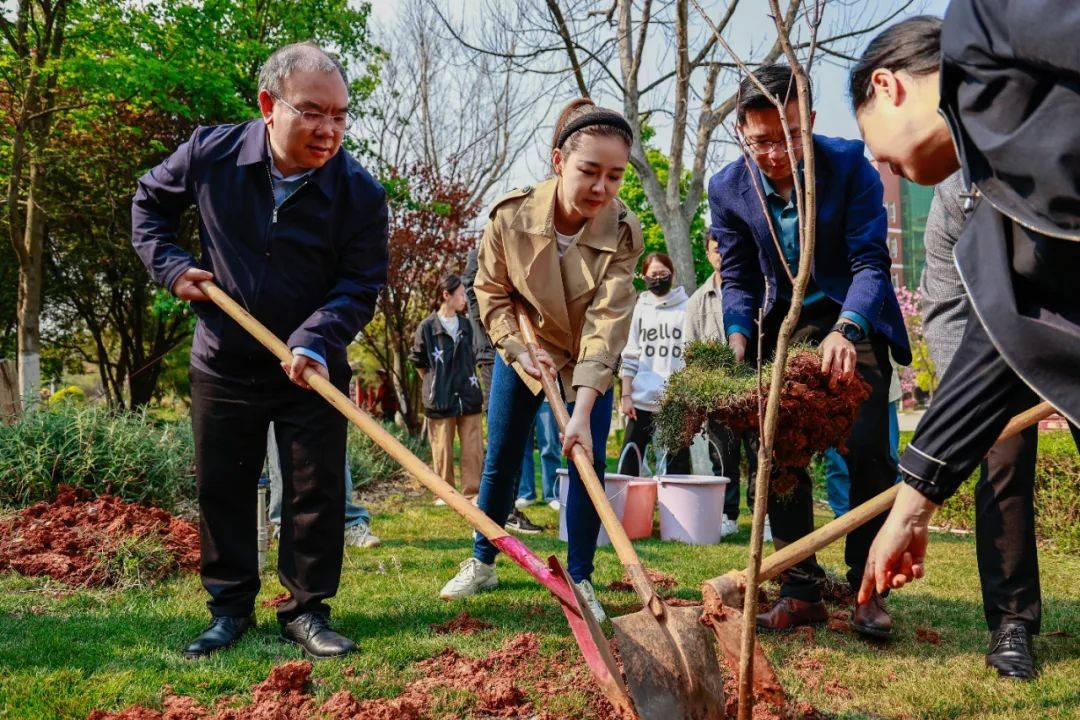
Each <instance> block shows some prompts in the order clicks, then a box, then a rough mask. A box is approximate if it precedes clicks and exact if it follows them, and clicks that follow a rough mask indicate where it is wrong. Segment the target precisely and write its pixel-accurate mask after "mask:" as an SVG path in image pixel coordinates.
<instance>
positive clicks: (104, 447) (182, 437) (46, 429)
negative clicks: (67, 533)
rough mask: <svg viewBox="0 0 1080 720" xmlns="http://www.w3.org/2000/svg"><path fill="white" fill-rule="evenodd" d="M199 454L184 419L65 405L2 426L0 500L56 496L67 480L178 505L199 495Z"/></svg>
mask: <svg viewBox="0 0 1080 720" xmlns="http://www.w3.org/2000/svg"><path fill="white" fill-rule="evenodd" d="M193 457H194V454H193V444H192V439H191V425H190V423H188V422H186V421H185V422H176V423H156V422H154V421H153V420H151V419H150V418H149V417H148V416H147V415H146V413H145V412H117V411H113V410H110V409H108V408H106V407H104V406H101V405H81V404H78V403H61V404H60V405H57V406H56V407H54V408H50V409H48V410H41V411H38V412H33V413H30V414H28V415H26V416H24V417H23V418H22V419H20V420H19V421H18V422H16V423H14V424H12V425H3V424H0V503H3V504H6V505H15V506H19V505H25V504H28V503H31V502H36V501H38V500H45V499H51V498H52V497H53V496H54V494H55V491H56V487H57V485H59V484H61V483H63V484H66V485H73V486H76V487H81V488H86V489H87V490H90V491H91V492H93V493H95V494H99V495H100V494H106V493H107V494H110V495H117V496H119V497H121V498H123V499H124V500H128V501H131V502H138V503H142V504H146V505H156V506H158V507H162V508H165V509H167V510H176V509H179V508H180V507H181V506H182V505H183V504H184V501H187V502H188V503H190V500H191V499H192V498H194V497H195V474H194V468H193V467H192V459H193Z"/></svg>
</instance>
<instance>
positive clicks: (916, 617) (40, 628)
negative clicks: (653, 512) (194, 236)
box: [0, 492, 1080, 720]
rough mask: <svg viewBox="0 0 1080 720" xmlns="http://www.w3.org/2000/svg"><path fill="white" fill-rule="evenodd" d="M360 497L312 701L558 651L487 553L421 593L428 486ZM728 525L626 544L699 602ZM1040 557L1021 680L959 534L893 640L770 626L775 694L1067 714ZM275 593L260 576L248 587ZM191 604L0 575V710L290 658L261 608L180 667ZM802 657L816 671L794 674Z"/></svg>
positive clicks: (1071, 625) (1076, 605) (148, 593)
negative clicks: (536, 648)
mask: <svg viewBox="0 0 1080 720" xmlns="http://www.w3.org/2000/svg"><path fill="white" fill-rule="evenodd" d="M372 509H373V510H374V511H375V512H376V517H375V523H374V528H375V531H376V532H377V534H379V535H380V536H381V537H382V538H383V545H382V546H381V547H379V548H376V549H372V550H359V549H350V550H349V551H348V553H347V556H346V559H345V568H344V572H343V575H342V580H341V590H340V592H339V593H338V596H337V598H336V599H335V600H334V601H333V606H334V622H335V624H336V626H337V627H338V628H339V629H340V630H342V631H343V632H345V633H347V634H348V635H349V636H351V637H352V638H354V639H356V640H357V641H358V642H359V643H360V645H361V648H362V652H361V654H359V655H356V656H353V657H350V658H348V659H346V660H339V661H327V662H323V663H319V664H317V665H316V666H315V670H314V673H313V679H314V680H315V681H316V685H315V687H316V693H317V695H318V696H319V698H320V699H325V698H326V697H328V696H329V695H330V694H331V693H333V692H334V691H337V690H341V689H348V690H350V691H351V692H352V693H353V694H354V695H355V696H356V697H357V698H361V699H362V698H373V697H392V696H394V695H396V694H397V693H399V692H400V691H401V689H402V687H403V686H404V684H405V683H407V682H408V681H409V680H410V679H412V678H413V677H415V674H416V671H415V670H414V668H413V665H414V663H415V662H416V661H418V660H421V659H424V658H427V657H430V656H432V655H435V654H436V653H438V652H439V651H440V650H442V649H443V648H445V647H447V646H448V645H452V646H453V647H455V648H456V649H458V650H459V651H461V652H463V653H465V654H470V655H477V656H479V655H483V654H486V653H488V652H491V651H492V650H495V649H497V648H499V647H501V646H502V645H503V643H505V642H506V640H507V639H508V638H510V637H512V636H513V635H515V634H517V633H520V632H524V631H532V632H536V633H537V634H538V635H539V636H540V638H541V650H542V652H543V653H554V652H556V651H558V650H560V649H568V648H569V649H572V648H573V647H574V645H573V640H572V638H571V636H570V634H569V632H568V630H567V627H566V624H565V621H564V620H563V617H562V614H561V613H560V612H559V610H558V608H557V606H556V604H555V603H554V602H553V600H552V598H551V597H550V596H549V595H548V594H547V592H546V591H545V590H543V589H541V588H540V587H539V586H538V585H537V584H536V583H535V582H533V581H532V580H531V578H530V577H529V576H527V575H526V574H525V573H524V572H523V571H521V570H519V569H518V568H517V567H516V566H515V565H513V564H512V563H509V562H503V561H500V564H499V568H500V569H499V573H500V580H501V582H502V585H501V586H500V587H499V588H498V589H497V590H496V591H493V592H488V593H484V594H481V595H479V596H477V597H475V598H472V599H470V600H469V601H466V602H460V603H455V604H447V603H444V602H442V601H440V600H439V599H438V598H437V596H436V594H437V592H438V590H439V588H440V586H441V585H442V583H443V582H445V581H446V580H447V579H448V578H449V577H451V576H452V575H453V574H454V572H455V571H456V569H457V563H458V562H459V561H461V560H462V559H464V558H466V557H468V556H469V554H470V544H471V543H470V532H469V530H468V529H467V528H466V526H465V524H464V522H463V521H461V520H460V519H459V518H458V517H457V516H456V515H454V514H453V513H452V512H451V511H449V510H448V509H446V508H436V507H433V506H432V505H431V503H430V496H428V495H426V494H423V495H417V494H416V493H412V492H409V493H406V494H404V495H397V496H390V497H386V496H385V493H383V498H382V499H380V500H379V501H378V502H377V503H375V504H374V506H373V508H372ZM530 516H531V517H532V518H533V519H535V520H536V521H539V522H541V523H543V524H545V525H546V526H547V527H548V528H551V529H550V530H549V531H547V532H545V533H544V534H543V535H541V536H537V537H530V538H527V539H526V540H527V542H528V544H529V545H530V546H531V547H532V548H533V549H534V550H535V551H536V552H537V554H539V555H541V556H546V555H547V554H550V553H556V554H559V555H560V556H563V557H564V550H565V548H564V547H563V545H562V544H561V543H560V542H559V541H558V540H557V539H556V537H555V527H556V525H557V517H556V514H555V513H554V512H552V511H550V510H548V509H546V508H542V509H535V510H532V511H530ZM825 519H826V518H825V517H824V516H822V517H820V518H819V521H820V522H824V521H825ZM740 521H741V522H742V524H743V529H742V532H741V533H740V534H739V535H738V536H737V537H736V538H735V539H734V541H733V542H729V541H725V543H724V544H722V545H719V546H711V547H687V546H682V545H676V544H670V543H662V542H660V541H658V540H650V541H645V542H640V543H638V549H639V552H640V553H641V556H642V559H643V561H644V562H645V563H646V565H648V566H650V567H654V568H657V569H659V570H663V571H665V572H668V573H671V574H673V575H675V577H676V578H677V579H678V580H679V586H678V587H677V588H676V589H675V590H673V591H672V592H671V594H673V595H677V596H679V597H684V598H698V597H699V587H700V584H701V582H702V581H703V580H705V579H707V578H709V577H713V576H716V575H719V574H721V573H723V572H726V571H727V570H730V569H732V568H735V567H741V566H743V565H744V564H745V553H746V544H747V535H748V530H747V524H748V522H749V520H748V516H747V515H746V514H744V515H743V516H742V517H741V518H740ZM822 558H823V560H824V562H825V563H826V564H827V565H828V566H830V567H831V568H833V569H835V570H839V569H841V567H842V560H843V556H842V547H841V546H836V547H833V548H830V549H828V550H827V551H826V552H824V553H822ZM274 559H275V558H274V557H273V556H272V557H271V562H273V561H274ZM1041 560H1042V588H1043V598H1044V619H1043V632H1044V633H1046V634H1049V633H1051V632H1052V631H1065V633H1067V634H1060V633H1059V634H1056V635H1051V636H1046V637H1041V638H1039V639H1038V640H1037V642H1036V649H1037V652H1038V656H1039V662H1040V665H1041V668H1042V676H1041V677H1040V678H1039V679H1038V680H1037V681H1035V682H1031V683H1026V684H1021V683H1010V682H1004V681H1001V680H998V679H997V678H996V677H994V676H993V675H991V674H990V673H989V672H988V671H986V670H985V669H984V668H983V652H984V651H985V642H986V633H985V626H984V622H983V617H982V609H981V602H980V595H979V585H978V578H977V575H976V569H975V553H974V543H973V540H972V538H971V537H956V536H951V535H936V536H934V538H933V543H932V546H931V554H930V558H929V574H928V576H927V578H926V579H925V580H924V581H922V582H920V583H918V584H917V585H916V586H914V587H911V588H908V589H905V590H903V591H901V592H899V593H896V594H894V595H893V596H892V598H891V600H890V607H891V609H892V611H893V615H894V618H895V620H896V624H897V635H898V637H897V639H896V641H895V642H893V643H892V644H891V645H889V646H881V645H874V644H868V643H866V642H864V641H862V640H860V639H859V638H857V637H856V636H854V635H851V634H848V633H836V632H830V631H827V630H825V629H824V628H821V629H818V630H817V631H816V633H815V634H814V637H813V639H812V640H807V639H806V638H804V637H802V636H785V637H775V636H772V637H766V638H764V639H763V643H764V644H765V647H766V649H767V651H768V653H769V655H770V658H771V659H772V661H773V663H774V665H775V666H776V668H777V670H778V671H779V674H780V678H781V680H782V681H783V683H784V684H785V686H786V687H787V689H788V691H789V692H790V693H791V694H792V695H793V696H795V697H796V698H798V699H800V700H806V701H809V702H811V703H812V704H813V705H814V706H816V707H817V708H819V709H820V710H823V711H826V712H828V713H830V714H833V715H834V716H835V717H838V718H870V717H873V718H880V717H888V718H894V717H896V718H978V719H979V720H1014V719H1015V718H1077V717H1080V638H1078V637H1077V636H1078V635H1080V583H1078V582H1077V578H1078V577H1080V558H1077V557H1067V556H1063V555H1060V554H1051V553H1048V552H1044V553H1043V555H1042V558H1041ZM621 575H622V570H621V568H620V566H619V564H618V561H617V559H616V558H615V555H614V553H613V552H612V551H611V550H610V549H602V550H601V551H600V552H599V553H598V556H597V571H596V575H595V577H594V580H595V583H596V585H597V586H598V587H599V588H604V586H606V585H607V583H609V582H611V581H613V580H617V579H618V578H619V577H621ZM281 591H282V588H281V587H280V585H279V583H278V582H277V579H276V576H275V575H274V574H273V573H269V574H267V575H266V576H265V577H264V587H263V590H262V593H261V594H260V598H259V599H260V601H262V600H266V599H269V598H271V597H273V596H274V595H276V594H277V593H279V592H281ZM600 598H601V601H602V602H603V603H604V604H605V606H606V607H607V609H608V611H609V613H610V614H620V613H623V612H627V611H631V610H635V609H638V606H637V605H636V604H635V602H634V596H633V595H631V594H629V593H622V592H612V591H608V590H606V589H602V590H601V592H600ZM204 601H205V595H204V593H203V590H202V588H201V586H200V584H199V581H198V578H197V577H195V576H185V577H182V578H176V579H173V580H171V581H169V582H168V583H166V584H163V585H160V586H158V587H156V588H154V589H152V590H141V591H126V592H104V591H95V592H83V591H80V592H70V591H64V590H63V589H62V588H58V587H56V586H49V585H47V584H43V583H42V582H41V581H40V580H37V579H26V578H20V577H18V576H14V575H0V617H3V619H4V631H3V632H2V633H0V718H33V719H35V720H38V719H45V718H83V717H85V716H86V715H87V714H88V713H89V712H90V711H91V710H93V709H96V708H102V709H107V710H119V709H121V708H123V707H125V706H128V705H131V704H135V703H139V704H144V705H147V706H149V707H158V708H160V707H161V704H160V699H161V696H162V693H163V688H165V687H166V686H168V687H169V688H171V690H172V692H175V693H177V694H184V695H191V696H193V697H195V698H197V699H198V700H199V701H200V702H202V703H204V704H206V705H209V706H212V705H213V704H214V702H215V701H217V700H218V699H220V698H222V697H223V696H235V698H236V701H237V702H243V701H244V700H245V698H247V697H248V688H249V687H250V686H251V685H253V684H255V683H257V682H260V681H261V680H262V679H264V678H265V677H266V674H267V672H268V671H269V669H270V668H271V667H272V666H274V665H275V664H279V663H281V662H284V661H286V660H291V659H297V658H299V657H300V652H299V650H298V649H296V648H294V647H291V646H286V645H282V644H281V643H279V642H278V641H277V639H276V629H277V628H276V622H275V618H274V611H273V610H272V609H269V608H263V607H261V606H260V607H259V608H258V610H257V613H258V619H259V622H260V627H259V628H258V629H257V630H256V631H255V632H252V633H250V634H249V635H248V636H247V637H245V639H244V640H243V641H242V642H241V643H240V644H239V645H238V646H237V647H235V648H233V649H232V650H230V651H228V652H226V653H223V654H221V655H219V656H216V657H214V658H211V659H209V660H206V661H200V662H187V661H184V660H183V659H182V658H181V657H180V653H179V651H180V649H181V648H182V647H183V645H184V644H185V643H186V642H187V641H188V640H190V639H191V638H192V637H193V636H194V635H195V634H196V633H198V632H199V631H200V630H201V629H202V627H203V626H204V624H205V622H206V620H207V614H206V610H205V606H204V604H203V603H204ZM537 607H540V608H543V611H542V612H537V611H536V608H537ZM462 609H467V610H468V611H469V613H470V614H472V615H473V616H474V617H476V618H478V619H480V620H484V621H487V622H490V623H492V624H494V625H495V627H496V629H495V630H494V631H491V632H483V633H479V634H476V635H472V636H467V637H466V636H458V635H455V636H443V635H436V634H435V633H433V632H432V631H431V629H430V625H431V624H432V623H438V622H443V621H445V620H448V619H450V618H451V617H453V616H454V615H456V614H457V613H458V612H460V611H461V610H462ZM917 628H926V629H932V630H934V631H936V632H937V633H939V634H940V637H941V642H940V645H931V644H928V643H925V642H920V641H918V640H916V637H915V634H916V629H917ZM606 629H607V630H608V631H610V626H607V628H606ZM815 666H820V667H822V668H824V673H823V674H820V675H815V674H813V673H807V672H806V670H807V668H809V667H815ZM525 690H526V691H528V689H527V688H525ZM583 698H584V695H583V694H582V693H580V692H579V691H577V690H575V689H573V688H568V690H567V693H566V695H565V696H564V697H563V698H561V699H560V707H541V708H537V709H538V710H551V711H554V712H557V713H559V714H561V715H564V716H566V717H584V718H587V717H590V711H589V708H587V707H585V706H584V705H585V702H584V699H583ZM459 701H460V699H459ZM446 702H447V703H448V704H447V706H446V707H441V708H432V712H433V713H434V714H433V716H442V717H456V716H458V714H457V713H456V712H455V710H454V705H453V702H454V699H453V698H448V699H446Z"/></svg>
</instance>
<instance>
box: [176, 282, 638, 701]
mask: <svg viewBox="0 0 1080 720" xmlns="http://www.w3.org/2000/svg"><path fill="white" fill-rule="evenodd" d="M198 286H199V289H200V290H202V291H203V292H204V293H206V295H207V296H208V297H209V298H210V299H211V300H213V301H214V303H215V304H216V305H217V306H218V307H220V308H221V309H222V310H223V311H225V313H226V314H227V315H228V316H229V317H231V318H232V319H233V320H235V321H236V322H237V323H239V324H240V325H241V327H243V328H244V329H245V330H247V331H248V332H249V333H251V335H252V336H253V337H254V338H255V339H256V340H258V341H259V342H260V343H262V345H264V346H265V347H266V349H267V350H269V351H270V352H271V353H273V354H274V355H275V356H276V357H277V358H278V359H279V360H281V361H282V362H286V363H288V362H292V351H290V350H289V348H288V346H286V345H285V343H283V342H282V341H281V340H280V339H279V338H278V337H277V336H275V335H274V334H273V333H272V332H270V331H269V330H268V329H267V328H266V327H265V326H264V325H263V324H262V323H260V322H259V321H258V320H256V319H255V318H254V317H252V316H251V314H250V313H248V312H247V310H245V309H244V308H242V307H240V305H238V304H237V303H236V302H235V301H234V300H233V299H232V298H230V297H229V296H228V295H227V294H226V293H225V291H223V290H222V289H221V288H219V287H218V286H217V285H215V284H214V283H213V282H210V281H209V280H204V281H202V282H199V283H198ZM304 380H305V381H306V382H307V383H308V384H309V385H310V386H311V388H312V389H313V390H315V392H317V393H319V394H320V395H322V396H323V398H325V399H326V400H327V402H329V403H330V404H331V405H333V406H334V407H335V408H337V409H338V411H340V412H341V414H342V415H344V416H345V417H346V418H348V419H349V421H350V422H352V423H353V424H354V425H356V426H357V427H358V428H360V430H362V431H363V432H364V434H366V435H367V436H368V437H370V438H371V439H372V440H374V441H375V443H376V444H377V445H379V447H381V448H382V449H383V450H385V451H386V453H387V454H388V455H390V457H392V458H393V459H394V460H396V461H397V463H398V464H399V465H401V466H402V467H403V468H405V470H407V471H408V472H409V473H410V474H411V475H412V476H413V477H415V478H416V479H417V480H419V481H420V483H421V484H422V485H423V486H424V487H426V488H427V489H428V490H430V491H431V492H433V493H434V494H435V495H436V496H437V497H439V498H442V499H443V501H445V502H446V504H447V505H448V506H449V507H451V508H453V509H454V511H456V512H457V513H458V514H459V515H461V516H462V517H463V518H465V520H466V521H467V522H468V523H469V524H470V525H471V526H472V527H473V528H475V529H476V530H478V531H479V532H480V533H481V534H482V535H483V536H484V537H486V538H487V539H488V540H490V541H491V542H492V544H494V545H495V546H496V547H497V548H499V550H501V551H502V552H503V553H505V554H506V555H507V556H508V557H509V558H510V559H511V560H513V561H514V562H516V563H517V564H518V565H520V566H521V567H522V569H524V570H525V572H527V573H529V574H530V575H532V576H533V577H534V578H536V580H537V581H538V582H539V583H540V584H541V585H543V586H544V587H546V588H547V589H548V590H549V591H550V592H551V594H552V595H554V596H555V598H556V599H557V600H558V601H559V605H560V607H561V608H562V611H563V614H564V615H566V620H567V622H569V623H570V629H571V631H572V632H573V633H574V638H575V639H576V640H577V644H578V647H579V648H580V649H581V654H582V655H583V656H584V657H585V663H586V665H588V667H589V671H590V672H591V673H592V675H593V678H595V680H596V683H597V685H599V686H600V689H601V691H602V692H603V693H604V695H605V696H606V697H607V698H608V700H609V701H610V702H611V704H612V705H613V706H614V707H615V710H616V712H617V713H619V714H620V715H621V716H622V717H625V718H634V717H636V716H635V715H634V711H633V705H632V704H631V702H630V698H629V696H628V695H627V694H626V688H625V686H624V685H623V681H622V675H621V674H620V672H619V667H618V665H616V663H615V658H614V657H613V656H612V654H611V647H610V645H609V644H608V641H607V639H606V638H605V637H604V634H603V631H601V629H600V626H599V624H598V623H597V622H596V619H595V618H594V617H593V615H592V613H591V612H590V611H589V609H588V608H587V607H585V603H584V602H583V600H582V599H581V596H580V595H579V594H578V592H577V588H575V587H574V584H573V583H572V582H570V579H569V577H568V576H567V574H566V571H565V570H563V568H562V567H561V566H560V565H559V561H558V560H557V559H556V558H555V557H554V556H553V557H551V558H549V559H548V564H547V565H545V564H544V563H543V562H542V561H541V560H540V558H538V557H536V555H534V554H533V553H532V551H530V550H529V548H528V547H526V546H525V544H524V543H522V542H521V541H520V540H518V539H517V538H515V537H514V536H512V535H510V534H508V533H507V532H506V531H505V530H503V528H501V527H499V526H498V525H496V524H495V522H494V521H493V520H492V519H491V518H489V517H488V516H487V515H485V514H484V513H483V512H482V511H481V510H480V509H479V508H477V507H476V506H474V505H473V504H472V503H471V502H470V501H469V500H468V499H467V498H466V497H465V496H464V495H461V494H460V493H458V492H457V491H456V490H455V489H454V488H453V487H451V486H450V485H447V484H446V483H445V482H444V481H443V479H442V478H441V477H440V476H439V475H437V474H436V473H435V471H434V470H432V469H431V468H429V467H428V466H427V465H425V464H424V462H423V461H422V460H420V458H418V457H416V456H415V455H413V454H412V453H411V452H410V451H409V449H408V448H406V447H405V446H404V445H402V444H401V442H400V441H399V440H398V439H397V438H395V437H394V436H393V435H391V434H390V433H389V432H387V430H386V429H385V428H384V427H383V426H382V425H380V424H379V423H378V422H377V421H376V420H374V419H373V418H372V417H371V416H370V415H368V414H367V413H365V412H364V411H363V410H361V409H360V408H358V407H357V406H356V405H355V404H354V403H353V402H352V401H351V400H349V398H347V397H346V396H345V395H344V394H343V393H342V392H341V391H340V390H338V389H337V388H336V387H334V385H333V384H332V383H331V382H330V381H329V380H326V379H325V378H323V377H322V376H321V375H319V374H318V373H316V372H315V371H314V370H312V369H310V368H308V369H306V370H304Z"/></svg>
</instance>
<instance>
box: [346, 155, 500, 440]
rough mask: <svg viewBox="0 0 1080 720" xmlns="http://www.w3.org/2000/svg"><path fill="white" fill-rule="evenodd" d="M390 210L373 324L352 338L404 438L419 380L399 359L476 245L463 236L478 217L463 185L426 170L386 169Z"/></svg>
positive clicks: (414, 418)
mask: <svg viewBox="0 0 1080 720" xmlns="http://www.w3.org/2000/svg"><path fill="white" fill-rule="evenodd" d="M383 185H384V186H385V187H386V189H387V193H388V195H389V202H390V264H389V267H388V268H387V282H386V287H385V288H384V289H383V291H382V292H381V293H380V294H379V301H378V307H377V312H376V313H375V317H374V319H373V320H372V321H371V323H370V324H368V326H367V327H366V328H364V331H363V333H362V334H361V336H360V340H361V342H362V343H363V345H364V347H365V348H366V349H367V350H368V351H369V352H370V353H371V354H372V355H373V356H374V357H375V358H376V359H377V360H378V361H379V363H380V364H381V365H382V366H383V367H385V368H386V369H387V370H388V371H389V372H390V373H391V374H392V375H393V377H394V384H395V385H396V386H397V388H398V391H399V394H400V398H401V401H402V405H401V412H402V414H403V415H404V416H405V423H406V425H407V426H408V428H409V430H410V431H411V432H418V431H419V429H420V413H419V409H420V380H419V377H418V376H417V374H416V372H415V370H414V369H412V368H410V367H408V366H407V364H406V362H405V358H406V357H407V356H408V354H409V349H410V348H411V347H412V343H413V337H414V335H415V334H416V328H417V327H418V326H419V325H420V322H421V321H422V320H423V319H424V318H425V317H426V316H427V315H428V313H430V312H431V311H432V309H433V308H434V307H435V305H436V304H437V300H438V299H437V297H436V292H437V290H438V285H439V280H440V279H441V278H442V277H443V276H444V275H446V274H447V273H450V272H458V273H460V272H461V271H462V270H463V269H464V267H465V256H466V254H467V253H468V251H469V249H470V248H471V247H472V246H473V244H474V242H475V241H476V238H475V237H474V236H473V235H472V234H470V233H467V232H465V229H466V228H467V227H468V225H469V224H470V223H471V222H472V221H473V220H474V219H475V218H476V216H477V214H479V212H480V207H481V205H480V201H479V200H477V199H471V193H470V191H469V189H468V187H466V186H465V185H464V184H463V183H459V182H454V181H448V180H446V178H445V176H443V175H441V174H440V173H439V172H438V171H437V170H436V169H435V168H433V167H432V166H430V165H426V164H417V165H411V166H407V167H404V168H401V169H400V171H399V170H398V169H397V168H391V169H390V170H389V174H388V176H387V177H384V179H383Z"/></svg>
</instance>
